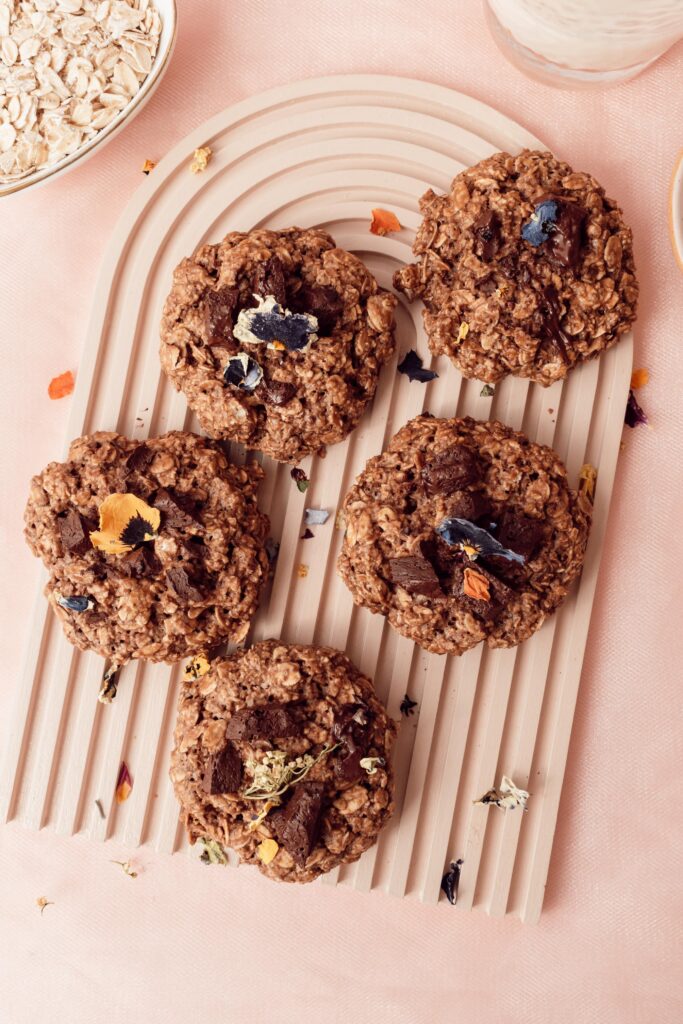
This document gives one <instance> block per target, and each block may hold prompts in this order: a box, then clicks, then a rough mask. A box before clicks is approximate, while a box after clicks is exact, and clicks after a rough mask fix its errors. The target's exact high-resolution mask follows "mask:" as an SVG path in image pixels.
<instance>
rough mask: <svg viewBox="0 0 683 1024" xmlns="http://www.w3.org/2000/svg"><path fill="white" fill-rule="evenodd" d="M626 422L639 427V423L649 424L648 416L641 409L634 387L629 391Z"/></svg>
mask: <svg viewBox="0 0 683 1024" xmlns="http://www.w3.org/2000/svg"><path fill="white" fill-rule="evenodd" d="M624 423H625V424H626V426H627V427H637V426H638V425H639V424H641V423H642V424H643V425H644V426H647V423H648V418H647V415H646V414H645V412H644V410H643V409H641V407H640V406H639V404H638V402H637V401H636V396H635V395H634V394H633V389H631V390H630V391H629V393H628V402H627V403H626V414H625V416H624Z"/></svg>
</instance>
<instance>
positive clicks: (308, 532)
mask: <svg viewBox="0 0 683 1024" xmlns="http://www.w3.org/2000/svg"><path fill="white" fill-rule="evenodd" d="M312 537H315V534H314V533H313V530H309V529H308V527H306V529H305V530H304V532H303V533H302V534H301V536H300V537H299V540H311V538H312Z"/></svg>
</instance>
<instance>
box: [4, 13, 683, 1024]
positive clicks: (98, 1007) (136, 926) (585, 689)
mask: <svg viewBox="0 0 683 1024" xmlns="http://www.w3.org/2000/svg"><path fill="white" fill-rule="evenodd" d="M179 7H180V26H179V41H178V47H177V51H176V54H175V56H174V58H173V61H172V64H171V67H170V70H169V71H168V74H167V76H166V78H165V79H164V81H163V83H162V85H161V87H160V89H159V91H158V92H157V93H156V95H155V96H154V97H153V99H152V100H151V102H150V103H149V105H148V106H147V107H146V108H145V110H144V111H143V113H142V114H141V115H140V116H139V117H138V118H137V119H136V120H135V122H134V123H133V124H132V125H131V126H130V127H129V128H128V129H127V130H126V131H124V133H123V134H122V135H120V136H119V137H118V138H117V139H115V140H114V141H113V142H112V143H111V144H109V145H107V146H106V148H104V149H103V150H102V151H100V152H98V153H97V154H96V155H95V156H94V157H93V158H92V159H91V160H90V161H88V162H87V163H86V164H84V165H83V166H82V167H79V168H77V169H76V170H74V171H73V172H71V173H69V174H68V175H67V176H65V177H63V178H61V179H59V180H57V181H55V182H54V183H52V184H49V185H47V186H46V187H45V188H42V189H39V190H37V191H35V192H29V193H28V194H20V195H18V196H16V197H11V198H9V199H6V200H5V201H4V202H2V209H1V215H0V286H1V287H0V341H1V345H2V360H3V361H2V373H1V374H0V399H1V408H2V417H3V421H2V430H3V443H2V446H0V447H1V454H0V458H1V465H0V480H1V481H2V494H3V501H2V506H1V516H0V518H1V526H2V581H3V584H2V593H3V598H4V601H3V605H2V607H3V624H2V625H3V628H2V630H1V631H0V632H1V636H0V657H1V662H0V663H1V664H2V666H3V670H4V671H3V673H2V682H1V683H0V723H2V724H1V726H0V727H1V728H2V729H4V728H5V725H6V718H7V715H8V714H9V709H10V707H11V702H12V696H13V688H14V686H15V685H16V679H17V675H18V669H19V665H20V660H21V654H22V650H23V647H24V644H25V641H26V630H27V619H28V612H29V608H30V604H31V600H32V596H33V591H34V588H35V582H36V578H37V566H36V565H35V564H34V563H33V561H32V559H31V557H30V555H29V553H28V549H27V548H26V547H25V546H24V544H23V542H22V539H21V526H22V523H21V516H22V510H23V503H24V498H25V493H26V490H27V484H28V479H29V475H30V474H31V473H33V472H36V471H38V470H39V469H40V468H42V466H43V465H44V464H45V463H47V462H48V461H49V460H51V459H53V458H58V457H59V456H60V453H61V450H62V443H63V434H64V428H65V422H66V417H67V413H68V406H69V399H65V400H63V401H60V402H50V401H49V400H48V398H47V394H46V387H47V383H48V381H49V380H50V378H51V377H53V376H54V375H56V374H58V373H60V372H62V371H63V370H65V369H67V368H73V369H74V371H75V372H76V373H77V372H78V363H79V353H80V351H81V347H82V345H83V343H84V335H85V325H86V319H87V315H88V312H89V307H90V297H91V293H92V291H93V286H94V282H95V278H96V275H97V272H98V266H99V264H100V260H101V257H102V254H103V252H104V249H105V246H106V244H107V242H108V239H109V236H110V234H111V231H112V229H113V226H114V224H115V222H116V220H117V218H118V216H119V214H120V212H121V211H122V209H123V207H124V205H125V204H126V202H127V201H128V199H129V197H130V196H131V195H132V193H133V191H134V190H135V188H136V187H137V185H138V184H139V183H140V181H141V177H140V166H141V164H142V161H143V160H144V159H145V158H147V157H149V158H152V159H155V158H158V157H161V156H162V155H163V154H164V153H165V152H166V150H167V149H168V148H169V147H170V146H172V145H173V144H174V143H175V142H176V141H177V140H178V139H180V138H181V137H182V136H183V135H184V134H186V133H187V132H188V131H189V130H191V129H193V128H194V127H195V126H196V125H198V124H199V123H201V122H202V121H203V120H204V119H205V118H207V117H208V116H210V115H211V114H213V113H215V112H217V111H219V110H220V109H221V108H223V107H224V106H226V105H228V104H230V103H233V102H235V101H237V100H239V99H242V98H243V97H245V96H249V95H251V94H253V93H255V92H258V91H260V90H262V89H265V88H269V87H271V86H274V85H277V84H279V83H284V82H289V81H293V80H295V79H298V78H302V77H308V76H313V75H320V74H326V73H339V72H370V71H373V72H385V73H391V74H402V75H408V76H413V77H417V78H425V79H429V80H432V81H435V82H438V83H440V84H443V85H449V86H453V87H455V88H457V89H460V90H463V91H465V92H468V93H470V94H472V95H473V96H476V97H478V98H479V99H482V100H484V101H486V102H488V103H490V104H492V105H493V106H495V107H498V108H499V109H501V110H502V111H504V112H505V113H507V114H509V115H511V116H512V117H514V118H515V119H517V120H518V121H519V122H521V123H522V124H523V125H525V126H526V127H527V128H528V129H530V130H531V131H532V132H534V133H535V134H536V135H538V136H539V137H540V138H542V139H544V140H545V141H546V142H547V143H548V145H549V146H550V147H551V148H552V149H553V150H555V152H557V153H558V154H559V155H560V156H562V157H565V158H567V159H568V160H570V161H571V162H572V163H573V164H574V165H575V166H576V167H577V168H582V169H583V168H585V169H589V170H591V171H592V172H593V173H594V174H595V175H596V176H597V177H598V178H599V179H600V180H601V181H602V182H603V183H604V184H605V186H606V187H607V189H608V192H609V193H610V194H614V195H616V196H618V198H619V199H620V201H621V203H622V205H623V208H624V210H625V213H626V216H627V218H628V220H629V221H630V223H631V224H632V225H633V228H634V232H635V239H636V256H637V263H638V268H639V272H640V279H641V285H642V301H641V306H640V319H639V323H638V327H637V341H636V364H637V365H639V366H646V367H648V368H649V370H650V373H651V383H650V384H649V385H648V387H647V388H645V390H644V391H642V392H640V393H639V394H640V398H641V400H642V403H643V405H644V406H645V407H646V408H647V410H648V412H649V413H650V416H651V422H652V427H653V429H652V430H647V429H645V428H639V429H637V430H634V431H626V432H625V436H624V450H623V453H622V456H621V461H620V466H619V470H618V478H617V485H616V489H615V494H614V505H613V514H612V518H611V533H610V536H609V540H608V543H607V548H606V551H605V554H604V560H603V568H602V573H601V577H600V581H599V584H598V595H597V600H596V605H595V612H594V616H593V622H592V628H591V633H590V638H589V644H588V653H587V657H586V662H585V670H584V674H583V680H582V686H581V691H580V694H579V703H578V709H577V716H576V723H575V729H574V735H573V739H572V744H571V749H570V757H569V765H568V772H567V779H566V784H565V792H564V796H563V800H562V804H561V808H560V821H559V826H558V832H557V838H556V844H555V851H554V856H553V860H552V864H551V870H550V877H549V882H548V891H547V898H546V907H545V911H544V914H543V917H542V920H541V923H540V924H539V925H538V926H536V927H533V928H532V927H526V926H523V925H521V924H520V923H519V922H518V921H516V920H512V919H510V920H503V921H495V920H490V919H489V918H487V917H486V916H485V915H483V914H482V913H480V912H474V913H472V914H465V913H458V911H457V910H453V909H451V908H449V907H447V906H439V907H438V908H427V907H423V906H421V905H419V904H417V903H413V902H412V901H402V902H399V901H396V900H392V899H390V898H388V897H382V896H377V895H372V896H360V895H358V894H355V893H353V892H349V891H345V890H342V889H340V890H330V889H326V888H324V887H319V886H316V887H308V888H303V889H296V890H294V889H292V888H290V887H285V886H280V887H278V886H275V885H273V884H269V883H266V882H265V881H264V880H262V879H261V878H260V877H259V876H258V874H257V873H256V872H255V871H250V870H246V869H244V870H240V871H238V872H233V871H230V872H225V873H221V872H220V870H219V869H216V868H212V869H204V868H200V867H198V866H196V865H194V864H192V863H190V862H188V861H187V860H186V859H185V858H183V857H175V858H169V857H162V856H155V855H154V854H153V853H152V852H150V851H147V850H143V851H142V852H141V853H140V855H139V856H138V857H137V858H136V859H137V861H138V863H139V864H140V865H141V866H142V871H141V873H140V875H139V877H138V878H137V879H135V880H131V879H129V878H127V877H126V876H125V875H124V874H123V873H122V872H120V871H119V869H117V868H116V867H114V866H113V865H111V864H110V863H109V859H110V858H112V857H117V858H120V859H125V858H126V857H127V856H129V855H130V854H131V853H133V851H129V850H123V849H118V848H111V847H109V846H102V845H99V846H98V845H94V844H93V845H89V844H87V843H85V842H83V841H79V840H78V839H74V840H69V841H67V840H64V839H58V838H56V837H55V836H54V835H52V834H51V833H49V832H44V833H42V834H33V833H28V832H25V831H22V830H21V829H19V828H17V827H14V826H11V825H10V826H7V827H5V828H3V829H0V1021H2V1024H29V1022H31V1024H33V1022H34V1021H36V1020H39V1021H41V1022H42V1024H63V1022H66V1021H68V1022H69V1024H99V1022H103V1024H104V1022H106V1024H118V1022H120V1021H130V1022H132V1024H137V1022H143V1021H144V1022H145V1024H176V1022H178V1024H179V1022H182V1021H186V1020H206V1021H211V1022H216V1024H218V1022H221V1024H222V1022H237V1024H241V1022H243V1021H248V1020H252V1019H254V1018H256V1019H258V1020H275V1021H277V1022H278V1024H293V1022H295V1021H297V1022H298V1021H325V1024H337V1022H342V1021H344V1022H349V1024H366V1022H367V1024H369V1022H382V1024H383V1022H389V1021H390V1022H391V1024H423V1022H424V1024H427V1022H429V1024H431V1022H435V1021H442V1020H444V1021H445V1020H451V1019H453V1018H456V1019H458V1020H461V1021H465V1022H469V1021H476V1022H477V1024H509V1022H512V1024H516V1022H520V1024H521V1022H522V1021H524V1022H525V1024H548V1021H553V1022H554V1024H577V1022H583V1021H590V1022H601V1024H602V1022H605V1024H651V1022H655V1021H656V1022H657V1024H674V1022H679V1021H681V1020H682V1019H683V984H682V980H681V974H680V954H681V920H682V912H683V901H682V899H681V867H682V865H681V844H680V797H679V796H678V788H679V778H680V770H681V766H682V758H681V741H680V723H679V721H678V720H677V719H678V716H677V714H676V711H677V710H678V708H679V706H680V700H679V691H680V682H681V674H682V669H681V665H682V664H683V644H682V642H681V638H682V634H683V630H682V629H681V590H682V588H681V580H680V571H681V566H682V564H683V551H682V546H681V529H680V513H681V507H682V504H683V474H682V472H681V459H682V456H683V444H682V443H681V432H680V431H681V425H680V417H681V398H680V396H681V390H682V389H683V338H682V328H681V324H682V321H683V303H682V301H681V285H682V284H683V278H682V277H681V272H680V270H679V269H678V268H677V266H676V263H675V261H674V258H673V255H672V252H671V248H670V245H669V239H668V235H667V192H668V183H669V178H670V175H671V172H672V170H673V165H674V161H675V157H676V154H677V152H678V150H679V149H680V148H681V143H682V140H681V137H680V134H679V132H680V123H681V111H682V109H683V104H682V103H681V100H682V98H683V97H682V89H681V76H682V73H683V48H681V46H679V47H677V48H676V49H675V50H674V51H672V52H671V53H670V54H669V55H667V56H666V57H665V58H664V59H663V60H661V61H660V62H659V63H658V64H657V65H656V66H655V67H654V68H653V69H652V70H651V71H649V72H648V73H647V74H646V75H645V76H643V77H641V78H640V79H637V80H636V81H635V82H633V83H630V84H626V85H623V86H620V87H617V88H616V89H613V90H609V91H608V90H606V91H601V92H590V93H575V92H559V91H555V90H551V89H549V88H545V87H542V86H539V85H536V84H534V83H532V82H530V81H528V80H526V79H525V78H524V77H523V76H522V75H521V74H520V73H518V72H517V71H515V70H514V69H513V68H511V67H510V66H508V65H507V64H506V63H505V62H504V61H503V59H502V58H501V57H500V55H499V53H498V51H497V50H496V48H495V47H494V45H493V43H492V42H491V40H490V39H489V37H488V34H487V31H486V28H485V25H484V21H483V18H482V12H481V9H480V5H479V3H475V2H474V0H460V2H456V0H450V2H449V0H422V3H420V4H417V3H415V2H414V0H410V2H409V0H375V2H374V3H372V4H361V3H359V2H357V0H245V2H243V3H240V4H236V3H234V4H233V3H229V2H225V0H224V2H219V0H179ZM42 895H45V896H47V897H48V899H50V900H54V902H55V905H54V906H49V907H47V908H46V910H45V913H44V914H43V915H42V916H41V914H40V913H39V911H38V908H37V907H36V905H35V900H36V897H38V896H42Z"/></svg>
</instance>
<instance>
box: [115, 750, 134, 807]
mask: <svg viewBox="0 0 683 1024" xmlns="http://www.w3.org/2000/svg"><path fill="white" fill-rule="evenodd" d="M132 789H133V778H132V776H131V774H130V772H129V771H128V765H127V764H126V762H125V761H122V762H121V767H120V768H119V777H118V779H117V780H116V794H115V795H116V802H117V804H122V803H125V801H126V800H127V799H128V797H129V796H130V794H131V791H132Z"/></svg>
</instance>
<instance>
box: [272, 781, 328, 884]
mask: <svg viewBox="0 0 683 1024" xmlns="http://www.w3.org/2000/svg"><path fill="white" fill-rule="evenodd" d="M324 789H325V787H324V785H323V783H322V782H300V783H299V784H298V785H297V786H295V787H294V790H293V792H292V795H291V797H290V798H289V801H288V803H287V806H286V807H285V809H284V810H283V811H279V812H277V814H275V815H273V816H272V818H271V823H272V826H273V830H274V831H275V833H276V835H277V837H278V840H279V842H280V845H281V846H284V848H285V850H286V851H287V853H288V854H289V855H290V857H291V858H292V860H293V861H294V862H295V863H296V864H298V865H299V867H304V865H305V864H306V861H307V860H308V858H309V857H310V855H311V852H312V850H313V848H314V846H315V844H316V841H317V839H318V834H319V832H320V818H321V815H322V809H323V792H324Z"/></svg>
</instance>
